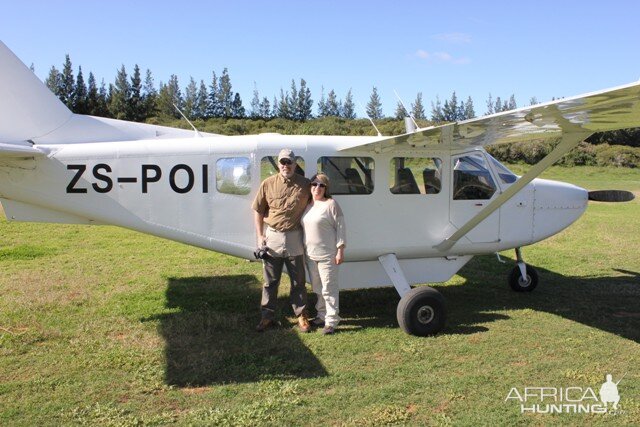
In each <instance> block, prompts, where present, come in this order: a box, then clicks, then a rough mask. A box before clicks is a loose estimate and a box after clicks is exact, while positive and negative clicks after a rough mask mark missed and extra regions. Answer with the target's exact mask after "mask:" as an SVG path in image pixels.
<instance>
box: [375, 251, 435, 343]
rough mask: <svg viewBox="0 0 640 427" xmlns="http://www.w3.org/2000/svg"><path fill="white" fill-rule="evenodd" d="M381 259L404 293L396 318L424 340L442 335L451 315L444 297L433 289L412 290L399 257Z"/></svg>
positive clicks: (393, 280) (395, 283)
mask: <svg viewBox="0 0 640 427" xmlns="http://www.w3.org/2000/svg"><path fill="white" fill-rule="evenodd" d="M378 260H379V261H380V264H382V267H383V268H384V270H385V271H386V273H387V275H388V276H389V278H390V279H391V282H392V283H393V286H394V287H395V288H396V290H397V291H398V294H400V297H401V298H400V303H398V308H397V310H396V315H397V317H398V324H399V325H400V327H401V328H402V330H403V331H405V332H406V333H408V334H410V335H417V336H422V337H424V336H428V335H434V334H437V333H438V332H440V331H441V330H442V328H443V327H444V324H445V321H446V314H447V313H446V310H445V306H444V297H443V296H442V294H441V293H440V292H438V291H437V290H435V289H433V288H431V287H429V286H421V287H418V288H415V289H411V286H409V282H408V281H407V279H406V277H405V275H404V273H403V272H402V269H401V268H400V263H399V262H398V259H397V258H396V256H395V254H387V255H383V256H381V257H379V258H378Z"/></svg>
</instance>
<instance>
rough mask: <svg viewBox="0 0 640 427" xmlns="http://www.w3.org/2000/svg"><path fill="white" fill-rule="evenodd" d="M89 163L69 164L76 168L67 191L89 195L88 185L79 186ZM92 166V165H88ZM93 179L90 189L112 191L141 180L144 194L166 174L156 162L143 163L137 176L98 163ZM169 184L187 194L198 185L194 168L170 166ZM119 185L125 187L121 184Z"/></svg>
mask: <svg viewBox="0 0 640 427" xmlns="http://www.w3.org/2000/svg"><path fill="white" fill-rule="evenodd" d="M87 167H88V166H87V165H75V164H74V165H67V170H72V171H76V172H75V175H73V178H71V180H70V182H69V184H68V185H67V193H72V194H86V193H87V192H88V188H82V187H79V186H78V185H79V182H80V180H81V179H82V178H83V176H84V173H85V172H86V171H87ZM89 167H90V166H89ZM91 173H92V175H93V176H92V178H93V179H94V181H95V182H93V183H92V184H91V186H90V187H89V188H91V189H93V190H94V191H95V192H96V193H101V194H105V193H109V192H111V191H113V190H114V188H115V183H118V184H135V183H137V182H138V179H139V180H140V182H141V184H142V193H143V194H147V193H149V187H150V184H153V183H157V182H160V180H161V179H162V177H163V175H164V174H163V173H162V167H161V166H159V165H154V164H143V165H141V172H140V177H135V176H114V174H113V168H112V167H111V166H110V165H108V164H107V163H98V164H96V165H94V166H93V167H92V169H91ZM201 182H202V193H203V194H207V193H209V165H207V164H204V165H202V181H201ZM169 186H170V187H171V189H172V190H173V191H174V192H176V193H178V194H186V193H189V192H190V191H192V190H193V189H194V188H195V186H196V174H195V173H194V169H193V168H192V167H191V166H189V165H186V164H183V163H180V164H177V165H175V166H173V167H172V168H171V171H170V172H169ZM120 188H123V186H122V185H120Z"/></svg>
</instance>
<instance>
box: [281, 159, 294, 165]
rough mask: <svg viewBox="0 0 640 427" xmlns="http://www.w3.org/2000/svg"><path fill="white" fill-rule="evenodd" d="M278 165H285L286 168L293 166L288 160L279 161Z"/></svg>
mask: <svg viewBox="0 0 640 427" xmlns="http://www.w3.org/2000/svg"><path fill="white" fill-rule="evenodd" d="M280 164H281V165H286V166H291V165H292V164H293V162H292V161H291V160H289V159H282V160H280Z"/></svg>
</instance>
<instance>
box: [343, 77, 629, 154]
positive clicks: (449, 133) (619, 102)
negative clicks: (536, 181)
mask: <svg viewBox="0 0 640 427" xmlns="http://www.w3.org/2000/svg"><path fill="white" fill-rule="evenodd" d="M638 126H640V82H636V83H632V84H628V85H625V86H619V87H617V88H613V89H607V90H603V91H599V92H593V93H589V94H585V95H579V96H576V97H572V98H565V99H560V100H556V101H551V102H547V103H545V104H538V105H534V106H530V107H525V108H520V109H517V110H513V111H507V112H502V113H497V114H493V115H490V116H484V117H479V118H475V119H471V120H465V121H461V122H456V123H448V124H444V125H440V126H432V127H428V128H424V129H418V130H417V131H415V132H413V133H407V134H403V135H398V136H393V137H381V138H380V139H377V140H375V141H374V142H370V143H367V144H359V145H350V146H344V147H341V148H340V151H347V150H354V149H357V150H358V151H373V152H376V153H383V152H388V151H393V150H395V149H398V150H410V151H414V152H420V151H424V150H428V149H433V148H444V149H464V148H473V147H480V146H485V145H489V144H501V143H509V142H518V141H531V140H545V139H557V138H559V137H561V136H562V135H564V134H567V133H594V132H601V131H608V130H615V129H625V128H631V127H638Z"/></svg>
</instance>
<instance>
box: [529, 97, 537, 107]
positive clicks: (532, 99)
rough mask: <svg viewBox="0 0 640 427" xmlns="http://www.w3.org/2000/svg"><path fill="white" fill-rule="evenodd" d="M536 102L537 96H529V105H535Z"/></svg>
mask: <svg viewBox="0 0 640 427" xmlns="http://www.w3.org/2000/svg"><path fill="white" fill-rule="evenodd" d="M536 104H538V98H536V97H535V96H532V97H531V98H529V105H536Z"/></svg>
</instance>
